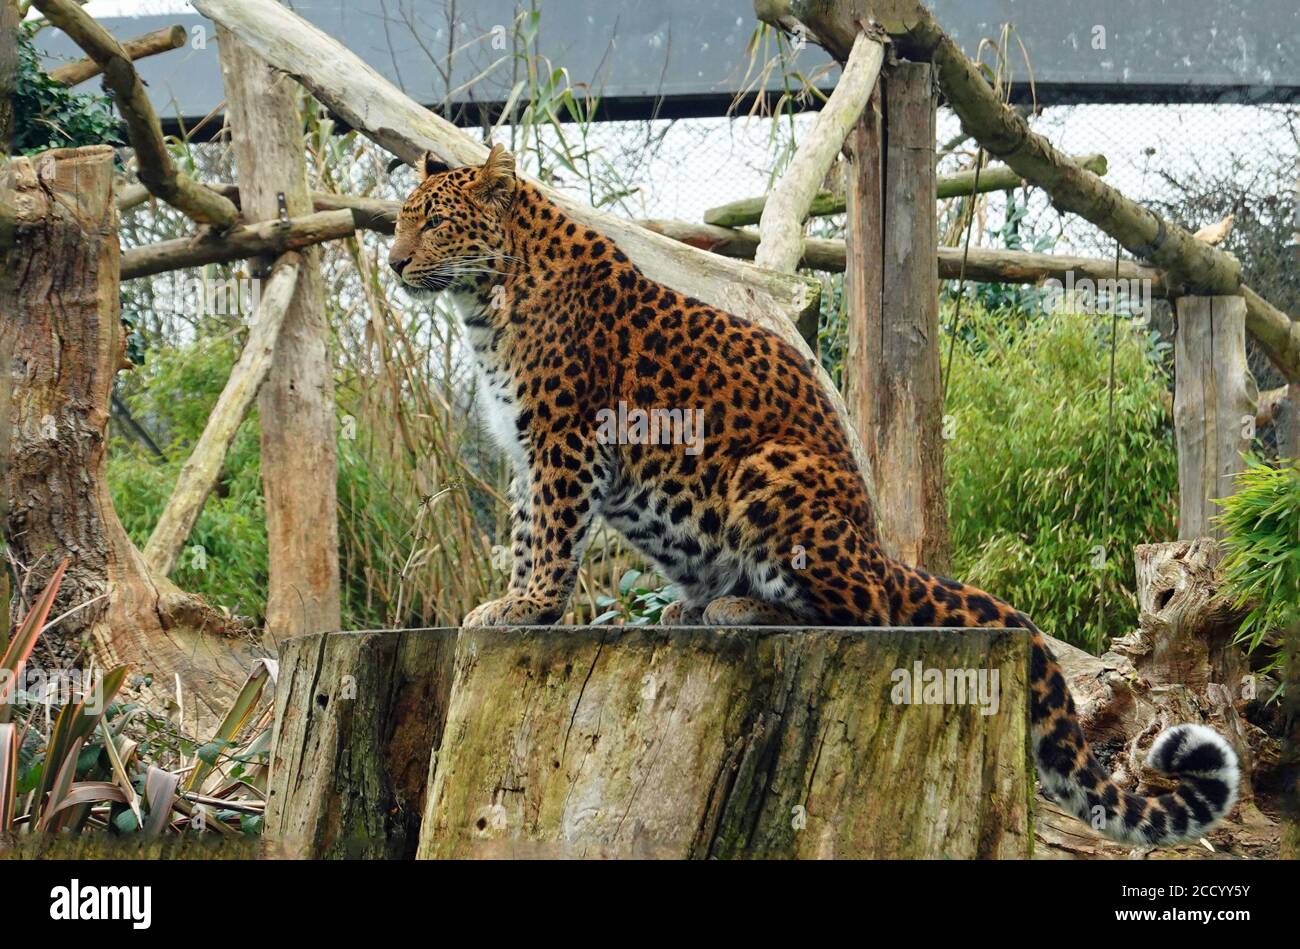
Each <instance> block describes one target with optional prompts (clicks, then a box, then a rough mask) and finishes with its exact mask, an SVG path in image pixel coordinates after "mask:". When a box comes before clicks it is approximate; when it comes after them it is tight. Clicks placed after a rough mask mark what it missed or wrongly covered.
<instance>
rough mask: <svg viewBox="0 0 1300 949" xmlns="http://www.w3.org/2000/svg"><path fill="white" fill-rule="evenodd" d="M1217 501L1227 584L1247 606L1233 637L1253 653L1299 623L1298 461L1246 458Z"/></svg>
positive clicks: (1299, 511) (1299, 483)
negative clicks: (1277, 462) (1225, 550)
mask: <svg viewBox="0 0 1300 949" xmlns="http://www.w3.org/2000/svg"><path fill="white" fill-rule="evenodd" d="M1218 504H1219V506H1220V507H1221V508H1222V509H1223V511H1222V513H1221V514H1220V515H1219V519H1218V520H1219V523H1220V524H1221V525H1222V526H1223V527H1224V529H1225V530H1226V534H1225V535H1224V538H1223V542H1224V545H1225V546H1226V547H1227V548H1228V554H1227V557H1226V558H1225V559H1224V565H1223V566H1224V571H1225V579H1226V581H1227V586H1228V588H1229V589H1230V590H1231V591H1232V592H1233V594H1235V596H1236V600H1237V604H1238V605H1239V606H1249V607H1250V611H1249V613H1247V614H1246V619H1245V621H1244V622H1243V623H1242V624H1241V627H1240V628H1239V629H1238V631H1237V639H1238V641H1239V642H1245V643H1246V644H1247V645H1248V647H1249V649H1250V650H1251V651H1252V652H1253V651H1254V650H1255V649H1256V648H1257V647H1258V646H1259V644H1260V643H1261V642H1263V641H1264V640H1265V638H1266V637H1268V636H1269V635H1271V634H1273V633H1278V632H1280V631H1281V630H1284V629H1288V628H1290V627H1291V626H1293V625H1295V624H1296V623H1300V462H1293V463H1283V464H1280V465H1270V464H1266V463H1265V462H1263V461H1261V460H1260V459H1258V458H1255V457H1249V458H1247V459H1246V470H1245V471H1243V472H1242V473H1241V474H1239V475H1238V476H1237V478H1236V491H1235V492H1234V493H1233V494H1232V495H1231V496H1229V497H1226V498H1223V499H1222V500H1220V501H1219V502H1218ZM1278 661H1279V657H1274V658H1273V662H1272V663H1271V665H1277V664H1278Z"/></svg>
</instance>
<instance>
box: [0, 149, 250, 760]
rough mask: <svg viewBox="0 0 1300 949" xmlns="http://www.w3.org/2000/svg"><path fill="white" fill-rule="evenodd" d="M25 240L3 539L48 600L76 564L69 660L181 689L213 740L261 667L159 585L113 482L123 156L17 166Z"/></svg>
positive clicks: (11, 293)
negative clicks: (250, 672) (55, 572)
mask: <svg viewBox="0 0 1300 949" xmlns="http://www.w3.org/2000/svg"><path fill="white" fill-rule="evenodd" d="M13 168H14V170H15V173H16V176H17V182H16V183H17V195H16V204H17V210H18V218H17V225H16V227H17V234H16V237H17V240H16V242H15V243H14V245H13V246H12V247H10V248H7V249H6V256H5V259H4V261H3V267H0V269H2V270H3V271H4V272H5V273H8V274H14V275H16V277H15V278H14V280H12V281H10V280H6V281H3V282H0V292H3V294H4V298H3V299H0V312H3V313H4V319H3V320H0V354H3V355H4V357H5V365H6V366H23V367H26V368H25V370H24V371H23V372H21V373H6V376H5V383H6V384H5V385H4V387H3V389H4V390H5V391H4V400H3V401H4V402H5V403H6V405H5V406H4V407H5V410H6V412H5V416H4V418H3V419H2V420H0V424H2V425H3V429H2V430H3V431H4V432H5V436H4V437H5V441H6V442H7V443H8V444H7V445H6V449H7V450H6V451H5V456H6V457H5V459H4V461H5V463H4V465H3V466H0V477H2V478H3V482H2V483H3V497H2V498H0V508H3V509H4V511H5V517H6V522H5V525H4V533H5V536H6V537H7V539H8V542H9V545H10V549H11V551H12V552H13V555H14V556H15V557H16V558H17V559H18V560H19V561H20V562H22V563H24V564H26V565H27V566H28V568H29V569H30V571H31V583H32V585H33V587H34V588H36V589H39V588H40V586H41V585H42V584H43V582H44V579H45V578H46V577H47V576H48V574H49V572H50V571H51V570H52V569H53V568H54V566H55V564H57V563H58V562H59V560H60V559H61V558H62V557H63V556H64V555H70V556H71V558H72V563H71V565H70V566H69V568H68V572H67V574H66V576H65V579H64V582H63V586H62V588H61V589H60V593H59V597H60V598H59V601H58V604H57V605H56V609H55V612H56V613H60V612H63V611H64V610H68V609H71V608H72V607H81V606H86V604H88V603H91V601H94V602H93V603H92V604H91V605H89V606H88V607H86V608H84V609H81V610H80V611H79V612H75V613H73V614H72V615H71V616H69V617H67V618H66V619H64V620H63V621H62V622H61V623H60V624H59V626H58V627H57V629H56V630H54V631H52V632H51V634H50V635H49V638H50V639H51V640H52V641H54V640H57V641H58V642H63V643H66V644H67V646H68V648H67V649H66V650H65V652H66V654H67V656H69V657H72V656H77V655H79V654H80V652H81V642H82V641H83V640H89V641H90V643H91V655H92V656H93V657H94V659H95V660H96V662H97V663H98V664H99V665H100V667H101V668H112V667H113V666H116V665H120V664H126V665H130V666H133V667H134V668H137V669H139V670H141V671H147V672H150V673H152V675H153V685H152V687H151V690H146V691H145V692H144V693H143V697H144V698H145V700H146V701H149V703H150V704H151V705H153V706H154V707H156V708H161V707H162V706H163V704H164V702H165V700H168V699H174V698H175V696H174V693H173V690H174V686H175V683H176V677H177V675H179V676H180V682H181V685H182V688H183V689H184V696H183V700H184V707H185V710H186V717H185V722H184V727H185V729H186V730H187V731H192V732H193V733H197V734H205V733H208V732H209V731H210V729H211V728H212V727H213V726H215V725H216V724H217V722H218V721H219V720H220V717H221V716H223V715H224V714H225V712H226V711H227V708H228V705H229V702H230V700H231V699H232V698H233V697H234V694H235V692H236V691H237V690H238V687H239V683H241V682H243V681H244V678H245V677H246V674H247V669H248V664H249V663H250V662H251V661H252V660H253V658H254V657H255V652H256V651H255V650H254V649H253V648H252V645H251V644H250V643H249V642H247V641H246V640H244V639H242V638H237V637H235V636H233V635H231V634H229V631H228V630H227V627H228V624H229V620H228V619H227V618H226V617H224V616H222V615H221V614H220V613H218V612H216V611H214V610H212V609H210V608H208V607H207V606H206V604H204V603H203V602H202V600H200V599H198V598H197V597H194V596H191V595H189V594H186V593H184V592H183V591H181V590H180V589H178V588H177V587H176V586H175V585H174V584H173V583H171V582H170V581H169V580H167V578H166V577H164V576H160V575H158V574H157V573H155V572H153V571H151V570H150V569H149V568H148V566H147V564H146V563H145V562H144V559H143V558H142V557H141V555H140V553H139V551H137V550H136V548H135V547H134V546H133V545H132V544H131V541H130V539H129V538H128V537H127V534H126V531H125V530H124V529H123V528H122V525H121V523H120V522H119V521H118V518H117V514H116V512H115V511H114V509H113V503H112V498H111V495H110V493H109V488H108V480H107V475H106V470H105V469H106V464H107V459H106V457H105V454H106V452H105V449H106V447H107V444H108V439H107V433H106V431H105V429H106V426H107V423H108V413H109V396H110V392H111V391H112V385H113V377H114V375H115V374H116V373H117V372H118V370H119V369H121V368H123V367H124V366H128V365H129V363H128V362H127V361H126V358H125V334H124V332H123V329H122V322H121V319H120V314H119V312H118V301H119V284H118V269H117V268H118V239H117V229H116V211H115V209H114V207H113V203H112V193H111V183H112V168H113V149H112V148H110V147H108V146H94V147H89V148H82V149H70V150H55V151H49V152H45V153H43V154H41V155H40V156H37V157H35V158H20V159H17V160H16V161H14V162H13Z"/></svg>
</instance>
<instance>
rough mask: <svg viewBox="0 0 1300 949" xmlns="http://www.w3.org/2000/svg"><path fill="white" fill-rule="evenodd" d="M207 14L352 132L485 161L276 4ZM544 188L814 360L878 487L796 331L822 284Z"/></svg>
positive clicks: (213, 7) (675, 279)
mask: <svg viewBox="0 0 1300 949" xmlns="http://www.w3.org/2000/svg"><path fill="white" fill-rule="evenodd" d="M194 6H195V8H196V9H198V10H199V12H200V13H202V14H203V15H204V16H207V17H209V18H210V19H212V20H214V21H216V22H218V23H220V24H221V25H222V26H224V27H225V28H226V29H228V30H230V31H231V32H232V33H234V34H235V35H236V36H238V37H239V39H241V40H242V41H243V42H245V43H247V44H248V45H249V46H250V47H251V48H252V49H253V50H254V51H255V52H256V53H257V54H258V55H259V56H261V57H262V58H263V59H265V60H266V61H267V62H268V63H269V64H270V65H271V66H273V67H274V68H276V69H278V70H281V71H283V72H285V73H288V74H289V75H291V76H293V77H294V78H295V79H297V80H298V81H299V82H300V83H302V84H303V85H304V86H305V87H306V88H307V89H308V90H309V91H310V92H311V93H312V94H313V95H314V96H315V97H316V99H317V100H318V101H320V102H321V103H322V104H323V105H325V106H326V107H328V108H329V109H331V110H332V111H333V112H334V113H335V114H337V115H338V116H339V117H340V118H341V119H342V120H343V121H345V122H347V123H348V125H350V126H351V127H352V128H354V129H356V130H358V131H359V132H361V133H362V134H364V135H366V136H367V137H369V138H370V139H371V140H373V141H374V142H375V143H376V144H378V145H380V146H382V147H383V148H386V149H388V150H389V151H391V152H392V153H393V154H395V155H397V156H398V157H399V158H401V159H402V160H403V161H405V162H407V163H408V164H411V165H413V166H414V165H415V164H417V163H418V162H419V160H420V158H421V156H422V155H423V154H424V153H425V152H426V151H432V152H433V153H434V154H435V155H436V156H438V157H439V158H440V159H442V160H443V161H446V162H448V163H450V164H460V165H468V164H481V163H482V162H483V161H484V159H485V158H486V157H487V151H488V150H487V148H486V147H485V146H484V145H483V144H481V143H480V142H477V141H475V140H474V139H472V138H471V137H470V136H468V135H466V134H465V133H464V132H463V131H461V130H460V129H458V128H456V127H455V126H454V125H452V124H451V123H450V122H447V121H445V120H444V119H442V118H441V117H440V116H437V115H435V114H433V113H432V112H430V111H429V110H427V109H425V108H424V107H422V106H421V105H420V104H419V103H417V102H415V101H414V100H412V99H411V98H410V97H409V96H407V95H405V94H404V93H403V92H402V91H401V90H399V89H397V88H396V87H395V86H393V84H392V83H390V82H388V80H386V79H384V77H382V76H381V75H379V73H377V72H376V71H375V70H374V69H373V68H371V67H370V66H368V65H367V64H366V63H365V62H364V61H363V60H361V59H360V58H359V57H358V56H356V55H355V54H354V53H352V52H351V51H349V50H348V49H346V48H345V47H344V46H343V45H342V44H340V43H339V42H338V41H337V40H335V39H333V38H332V37H330V36H328V35H327V34H325V33H323V32H322V31H321V30H319V29H318V28H317V27H315V26H313V25H312V24H310V23H308V22H307V21H306V20H304V19H302V18H301V17H300V16H298V15H297V14H295V13H294V12H293V11H291V10H289V9H288V8H287V7H285V6H283V5H282V4H279V3H276V2H275V0H197V2H196V3H195V4H194ZM534 183H535V184H538V186H539V187H541V188H542V190H543V191H544V192H545V193H546V194H547V196H548V197H550V198H552V199H553V200H555V201H556V202H557V203H558V204H559V205H560V206H561V207H562V208H563V209H564V211H565V213H566V214H568V215H570V216H572V217H573V219H574V220H576V221H578V222H580V223H583V224H587V225H590V226H591V227H593V228H596V229H598V230H600V231H602V232H603V233H605V234H607V235H608V236H609V237H610V238H612V239H613V240H615V241H617V242H618V244H619V246H620V247H622V249H623V250H624V251H625V252H626V253H627V254H628V256H629V257H630V258H631V259H632V260H633V261H635V262H636V264H637V266H638V267H640V268H641V270H643V271H644V272H645V273H646V275H647V276H649V277H651V278H652V279H654V280H657V281H659V282H661V283H663V284H665V285H667V286H670V287H672V288H673V289H675V290H678V291H680V292H682V293H687V294H690V295H691V296H694V297H697V298H699V299H701V300H704V301H705V302H707V303H709V304H712V305H713V306H716V307H718V308H720V309H722V310H725V311H727V312H729V313H735V314H736V315H738V316H741V317H743V318H745V319H748V320H750V321H752V322H754V323H756V324H758V325H760V326H764V327H766V328H768V329H770V330H772V331H773V332H775V333H778V334H780V335H781V336H782V338H784V339H785V340H786V341H787V342H789V343H790V344H791V345H792V346H794V347H796V348H797V349H798V350H800V351H801V352H802V353H804V354H805V356H807V358H808V359H809V360H810V362H812V364H813V366H814V369H815V371H816V372H817V374H818V377H819V379H820V380H821V382H822V385H823V386H824V387H825V388H826V391H827V397H828V398H830V399H831V401H832V403H833V404H834V405H835V406H836V409H837V411H838V413H839V415H840V416H841V418H843V419H844V424H845V428H846V429H847V430H849V440H850V443H851V445H852V447H853V450H854V454H855V455H856V457H857V459H858V462H859V466H860V468H861V470H862V472H863V477H864V481H865V483H866V485H867V490H868V492H871V491H872V490H873V488H872V478H871V474H870V468H869V465H868V461H867V457H866V453H865V452H863V451H862V447H861V445H860V444H859V443H858V439H857V436H856V434H855V433H853V432H852V430H851V426H850V425H849V423H848V417H847V413H846V412H845V410H844V403H843V400H842V399H841V398H840V396H839V392H838V389H837V388H836V387H835V385H834V384H833V383H832V382H831V380H830V377H829V376H828V375H827V374H826V373H825V371H824V370H823V369H822V368H821V366H820V363H819V362H818V361H817V360H816V359H814V358H813V354H812V352H811V351H810V350H809V348H808V346H807V344H806V343H805V341H804V340H803V338H802V337H801V336H800V334H799V331H798V329H797V327H798V324H799V320H800V317H801V316H802V315H803V314H805V313H810V312H812V311H815V310H816V308H817V306H818V300H819V296H820V285H819V284H818V282H817V281H816V280H814V279H810V278H805V277H800V276H797V275H792V274H786V273H778V272H775V271H771V270H765V269H763V268H760V267H754V266H752V265H746V264H743V263H741V262H738V261H732V260H727V259H725V258H723V257H720V256H719V255H716V254H708V253H706V252H703V251H700V250H697V249H695V248H691V247H685V246H683V245H681V244H679V243H677V242H675V241H673V240H671V239H670V238H666V237H663V236H662V235H659V234H655V233H654V232H652V231H649V230H647V229H646V228H643V227H640V226H639V225H637V224H636V223H634V222H632V221H628V220H626V219H623V218H619V217H617V216H616V215H614V214H610V213H608V212H605V211H600V210H597V209H595V208H592V207H590V206H589V205H586V204H583V203H581V202H580V201H577V200H574V199H573V198H571V197H568V196H565V195H562V194H559V193H557V192H555V191H554V190H553V189H550V188H549V187H546V186H545V185H541V184H539V183H537V182H534Z"/></svg>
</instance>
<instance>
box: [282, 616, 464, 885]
mask: <svg viewBox="0 0 1300 949" xmlns="http://www.w3.org/2000/svg"><path fill="white" fill-rule="evenodd" d="M455 647H456V630H455V629H417V630H398V631H381V632H365V633H313V634H308V635H305V636H295V637H293V638H292V639H288V640H286V641H285V642H284V644H283V646H282V648H281V652H280V677H279V685H278V687H277V689H276V698H275V733H274V740H273V742H272V754H271V775H270V780H269V781H268V783H267V799H266V837H267V841H268V847H269V848H270V850H271V852H272V853H273V854H274V855H277V856H285V857H292V858H309V859H320V858H327V857H339V858H350V859H359V858H400V857H411V856H414V854H415V846H416V839H417V831H418V828H419V824H420V814H421V812H422V810H423V807H424V790H425V777H426V776H427V774H428V767H429V756H430V754H431V753H432V751H433V749H434V748H436V747H437V746H438V742H439V740H440V739H441V738H442V730H443V725H444V723H445V722H446V719H447V714H446V713H447V697H448V692H449V690H450V688H451V673H452V658H453V656H454V653H455Z"/></svg>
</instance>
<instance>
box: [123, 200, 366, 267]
mask: <svg viewBox="0 0 1300 949" xmlns="http://www.w3.org/2000/svg"><path fill="white" fill-rule="evenodd" d="M355 229H356V223H355V220H354V218H353V215H352V212H351V211H348V210H338V211H318V212H316V213H315V214H307V215H304V216H303V217H300V218H293V219H290V220H289V221H287V222H281V221H263V222H260V223H258V224H250V225H247V226H245V227H237V228H235V229H234V230H233V231H228V232H226V233H225V234H221V235H216V234H208V235H202V236H199V237H178V238H176V239H175V240H170V241H160V242H159V243H157V244H146V245H145V246H143V247H133V248H131V249H130V250H126V251H123V252H122V279H123V280H132V279H135V278H136V277H149V276H152V275H153V274H157V273H163V272H164V271H167V270H180V269H181V268H183V267H201V266H203V265H204V264H216V263H224V262H226V261H231V260H245V259H247V258H249V257H258V256H261V255H263V254H282V253H284V252H285V251H290V250H302V249H303V248H304V247H310V246H312V245H313V244H320V243H323V242H325V241H332V240H338V239H339V238H341V237H349V236H351V235H352V233H353V231H354V230H355Z"/></svg>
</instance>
